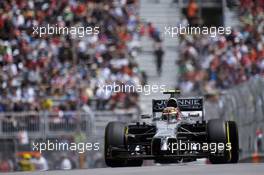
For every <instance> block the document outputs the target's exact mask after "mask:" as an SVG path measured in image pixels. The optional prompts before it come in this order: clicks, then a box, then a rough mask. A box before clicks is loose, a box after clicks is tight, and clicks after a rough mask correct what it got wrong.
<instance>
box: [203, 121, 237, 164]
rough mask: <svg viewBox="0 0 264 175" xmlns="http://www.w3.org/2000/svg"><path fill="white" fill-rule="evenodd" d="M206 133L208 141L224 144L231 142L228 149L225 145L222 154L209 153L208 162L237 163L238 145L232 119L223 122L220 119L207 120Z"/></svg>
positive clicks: (234, 124)
mask: <svg viewBox="0 0 264 175" xmlns="http://www.w3.org/2000/svg"><path fill="white" fill-rule="evenodd" d="M207 133H208V140H209V142H210V143H216V144H219V143H223V144H225V146H227V144H231V147H229V149H227V147H225V149H224V152H223V154H222V156H219V155H217V154H211V155H210V156H209V160H210V162H211V163H213V164H220V163H237V161H238V150H239V149H238V147H239V146H238V132H237V127H236V123H235V122H233V121H228V122H225V121H223V120H220V119H213V120H209V122H208V124H207ZM229 146H230V145H229ZM230 148H231V149H230Z"/></svg>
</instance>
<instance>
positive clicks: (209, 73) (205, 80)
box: [177, 0, 264, 92]
mask: <svg viewBox="0 0 264 175" xmlns="http://www.w3.org/2000/svg"><path fill="white" fill-rule="evenodd" d="M261 2H262V1H258V3H253V1H252V0H249V1H247V2H246V1H241V6H240V10H239V13H240V21H241V24H240V27H238V29H233V30H232V33H231V34H230V35H226V36H223V35H221V36H219V35H218V36H217V37H210V36H206V35H200V36H198V35H193V36H190V35H189V36H187V35H185V36H182V38H181V43H180V48H179V50H180V53H181V59H180V60H179V61H178V62H177V64H178V65H179V73H180V74H181V76H180V85H179V86H180V87H181V89H182V90H183V91H184V92H191V91H197V92H212V91H215V90H217V89H227V88H230V87H233V86H234V85H236V84H239V83H242V82H244V81H247V80H248V79H249V78H250V77H252V76H255V75H264V37H263V36H264V35H263V34H264V33H263V26H264V13H263V9H264V6H263V4H262V3H261ZM244 3H248V6H247V7H250V8H245V7H244V6H245V5H244ZM261 4H262V5H261Z"/></svg>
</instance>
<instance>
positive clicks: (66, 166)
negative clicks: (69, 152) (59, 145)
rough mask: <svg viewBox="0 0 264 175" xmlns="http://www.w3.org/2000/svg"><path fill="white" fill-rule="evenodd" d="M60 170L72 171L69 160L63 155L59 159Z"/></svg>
mask: <svg viewBox="0 0 264 175" xmlns="http://www.w3.org/2000/svg"><path fill="white" fill-rule="evenodd" d="M60 169H61V170H70V169H72V163H71V161H70V159H69V158H68V157H67V156H66V155H63V157H62V159H61V166H60Z"/></svg>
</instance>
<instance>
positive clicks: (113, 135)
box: [104, 122, 143, 167]
mask: <svg viewBox="0 0 264 175" xmlns="http://www.w3.org/2000/svg"><path fill="white" fill-rule="evenodd" d="M125 129H126V125H125V124H124V123H122V122H110V123H108V125H107V126H106V129H105V144H104V154H105V163H106V165H107V166H110V167H124V166H141V165H142V163H143V160H137V161H133V160H127V159H120V158H115V155H112V156H111V157H110V156H109V149H111V148H113V147H115V148H126V143H125Z"/></svg>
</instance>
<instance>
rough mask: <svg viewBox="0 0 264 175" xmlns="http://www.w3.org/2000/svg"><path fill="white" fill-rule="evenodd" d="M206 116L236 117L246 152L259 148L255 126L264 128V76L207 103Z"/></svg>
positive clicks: (243, 150) (226, 118) (241, 143)
mask: <svg viewBox="0 0 264 175" xmlns="http://www.w3.org/2000/svg"><path fill="white" fill-rule="evenodd" d="M205 116H206V119H212V118H221V119H224V120H233V121H236V123H237V125H238V130H239V144H240V149H241V151H242V152H241V153H242V157H243V154H244V155H245V154H248V153H253V152H254V151H256V137H257V136H256V130H257V129H260V130H262V131H264V78H263V77H260V76H256V77H253V78H251V79H250V80H249V81H247V82H245V83H242V84H240V85H238V86H236V87H234V88H232V89H229V90H227V91H224V92H222V93H221V95H220V96H219V99H218V100H210V101H207V102H206V103H205Z"/></svg>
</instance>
